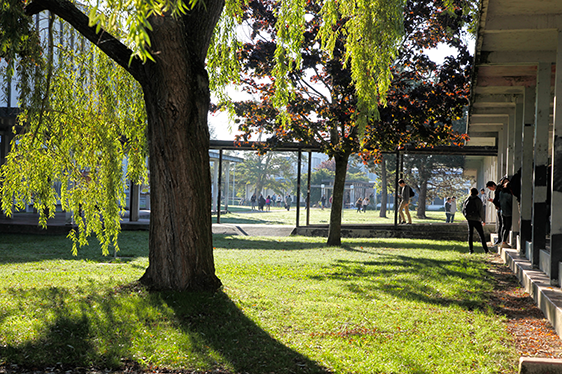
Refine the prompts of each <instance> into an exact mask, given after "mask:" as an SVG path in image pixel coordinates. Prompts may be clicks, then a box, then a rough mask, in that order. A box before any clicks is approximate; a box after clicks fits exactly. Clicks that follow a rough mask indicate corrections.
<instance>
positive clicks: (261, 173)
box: [236, 152, 295, 196]
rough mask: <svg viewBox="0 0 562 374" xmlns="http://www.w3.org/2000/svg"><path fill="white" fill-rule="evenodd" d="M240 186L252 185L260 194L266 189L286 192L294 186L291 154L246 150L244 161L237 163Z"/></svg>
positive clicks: (257, 193)
mask: <svg viewBox="0 0 562 374" xmlns="http://www.w3.org/2000/svg"><path fill="white" fill-rule="evenodd" d="M236 175H237V180H238V186H239V187H241V186H244V185H246V186H247V185H251V186H253V191H254V192H255V193H256V195H257V196H259V194H260V193H263V192H264V190H265V189H271V190H273V191H275V192H276V193H280V194H281V193H285V191H287V190H289V189H291V188H292V183H293V182H292V181H293V180H294V177H295V173H294V170H293V160H292V158H291V155H290V154H284V153H277V152H269V153H267V154H266V155H263V156H261V155H258V154H256V153H254V152H246V154H245V156H244V162H242V163H240V164H237V165H236Z"/></svg>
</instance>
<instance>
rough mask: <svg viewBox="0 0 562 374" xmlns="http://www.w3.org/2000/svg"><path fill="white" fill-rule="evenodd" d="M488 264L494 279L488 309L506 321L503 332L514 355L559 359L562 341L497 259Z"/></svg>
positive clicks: (506, 267) (496, 257) (499, 259)
mask: <svg viewBox="0 0 562 374" xmlns="http://www.w3.org/2000/svg"><path fill="white" fill-rule="evenodd" d="M489 262H490V264H491V269H490V272H491V273H492V274H493V276H494V278H495V279H496V287H495V288H494V292H493V294H492V296H491V299H490V305H491V306H492V307H493V309H494V311H495V312H496V313H497V314H498V315H504V316H506V317H507V330H508V331H509V333H510V334H511V335H512V336H513V340H514V343H515V347H516V349H517V353H518V354H519V355H520V356H524V357H547V358H562V340H561V339H560V338H559V337H558V335H557V334H556V331H555V330H554V328H553V327H552V325H551V324H550V322H549V321H548V320H547V319H546V317H545V316H544V314H543V312H542V311H541V310H540V309H539V308H538V307H537V306H536V305H535V301H534V300H533V298H531V296H530V295H529V294H528V293H527V292H525V289H524V288H523V287H522V286H521V285H520V283H519V280H518V279H517V277H516V276H515V275H514V274H513V272H512V271H511V269H510V268H509V267H508V266H506V265H505V264H504V263H503V261H502V259H501V257H500V256H498V255H495V256H490V258H489Z"/></svg>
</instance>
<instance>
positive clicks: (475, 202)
mask: <svg viewBox="0 0 562 374" xmlns="http://www.w3.org/2000/svg"><path fill="white" fill-rule="evenodd" d="M468 204H471V205H472V206H474V207H475V210H474V211H471V209H467V205H468ZM462 213H463V214H464V216H465V218H466V222H467V223H468V252H469V253H474V249H473V235H474V229H476V231H477V232H478V235H480V241H481V242H482V249H483V250H484V252H485V253H488V245H487V244H486V238H485V237H484V229H483V228H482V225H483V224H484V225H485V224H486V223H485V215H484V206H483V205H482V200H480V197H478V189H477V188H471V189H470V196H468V197H467V198H466V200H465V201H464V202H463V204H462Z"/></svg>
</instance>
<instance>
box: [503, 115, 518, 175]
mask: <svg viewBox="0 0 562 374" xmlns="http://www.w3.org/2000/svg"><path fill="white" fill-rule="evenodd" d="M509 112H510V113H509V116H508V118H507V122H506V126H505V128H506V130H507V131H506V132H505V133H506V147H505V151H506V152H505V174H507V175H513V174H514V173H515V172H516V171H517V169H515V165H514V162H515V138H516V136H515V126H516V125H515V123H516V121H515V116H516V115H515V111H513V110H510V111H509Z"/></svg>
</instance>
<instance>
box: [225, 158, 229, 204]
mask: <svg viewBox="0 0 562 374" xmlns="http://www.w3.org/2000/svg"><path fill="white" fill-rule="evenodd" d="M229 188H230V161H225V162H224V211H225V212H228V189H229Z"/></svg>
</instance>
